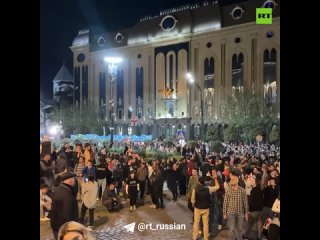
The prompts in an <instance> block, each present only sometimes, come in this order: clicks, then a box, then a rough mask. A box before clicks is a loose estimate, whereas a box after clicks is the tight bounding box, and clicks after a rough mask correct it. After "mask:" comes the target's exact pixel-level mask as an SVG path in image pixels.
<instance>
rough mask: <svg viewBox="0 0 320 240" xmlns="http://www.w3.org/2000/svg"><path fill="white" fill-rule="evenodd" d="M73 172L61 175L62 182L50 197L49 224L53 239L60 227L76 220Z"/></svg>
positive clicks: (76, 208)
mask: <svg viewBox="0 0 320 240" xmlns="http://www.w3.org/2000/svg"><path fill="white" fill-rule="evenodd" d="M75 176H76V175H75V174H74V173H72V172H66V173H63V174H62V175H61V181H62V183H61V184H60V185H59V186H58V187H57V188H56V189H55V192H54V194H53V199H52V209H51V219H50V226H51V228H52V232H53V235H54V237H55V239H57V237H58V232H59V229H60V227H61V226H62V225H63V224H64V223H66V222H69V221H78V216H79V213H78V202H77V199H76V195H74V193H73V188H74V185H75V181H76V179H75Z"/></svg>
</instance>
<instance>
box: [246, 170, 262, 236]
mask: <svg viewBox="0 0 320 240" xmlns="http://www.w3.org/2000/svg"><path fill="white" fill-rule="evenodd" d="M248 181H249V182H250V184H251V185H252V189H251V192H250V195H249V198H248V202H249V214H248V215H249V219H248V226H247V233H246V235H247V237H248V239H249V240H251V239H252V240H255V239H258V238H259V237H260V236H261V230H262V222H261V212H262V208H263V193H262V190H261V176H260V175H256V176H255V175H249V178H248ZM254 226H255V228H254Z"/></svg>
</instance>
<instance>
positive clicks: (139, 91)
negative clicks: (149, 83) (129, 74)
mask: <svg viewBox="0 0 320 240" xmlns="http://www.w3.org/2000/svg"><path fill="white" fill-rule="evenodd" d="M136 116H137V117H138V118H141V117H142V116H143V67H140V68H138V67H137V68H136Z"/></svg>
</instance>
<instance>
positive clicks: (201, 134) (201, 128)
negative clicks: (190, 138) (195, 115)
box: [186, 73, 204, 141]
mask: <svg viewBox="0 0 320 240" xmlns="http://www.w3.org/2000/svg"><path fill="white" fill-rule="evenodd" d="M186 77H187V80H188V82H189V83H191V84H194V85H196V86H197V88H198V89H199V91H200V97H201V102H200V104H201V105H200V107H201V126H200V139H201V141H204V137H203V131H204V130H203V117H204V112H203V96H202V89H201V87H200V86H199V84H198V83H196V82H195V80H194V77H193V76H192V74H191V73H187V74H186Z"/></svg>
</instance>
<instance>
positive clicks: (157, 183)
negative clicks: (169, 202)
mask: <svg viewBox="0 0 320 240" xmlns="http://www.w3.org/2000/svg"><path fill="white" fill-rule="evenodd" d="M152 169H153V173H152V175H151V179H150V182H151V189H152V193H151V199H152V203H153V204H154V206H155V208H156V209H159V208H160V209H163V208H164V206H163V183H164V180H163V176H162V173H161V170H160V168H159V166H153V167H152ZM159 200H160V201H159ZM159 202H160V203H159Z"/></svg>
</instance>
